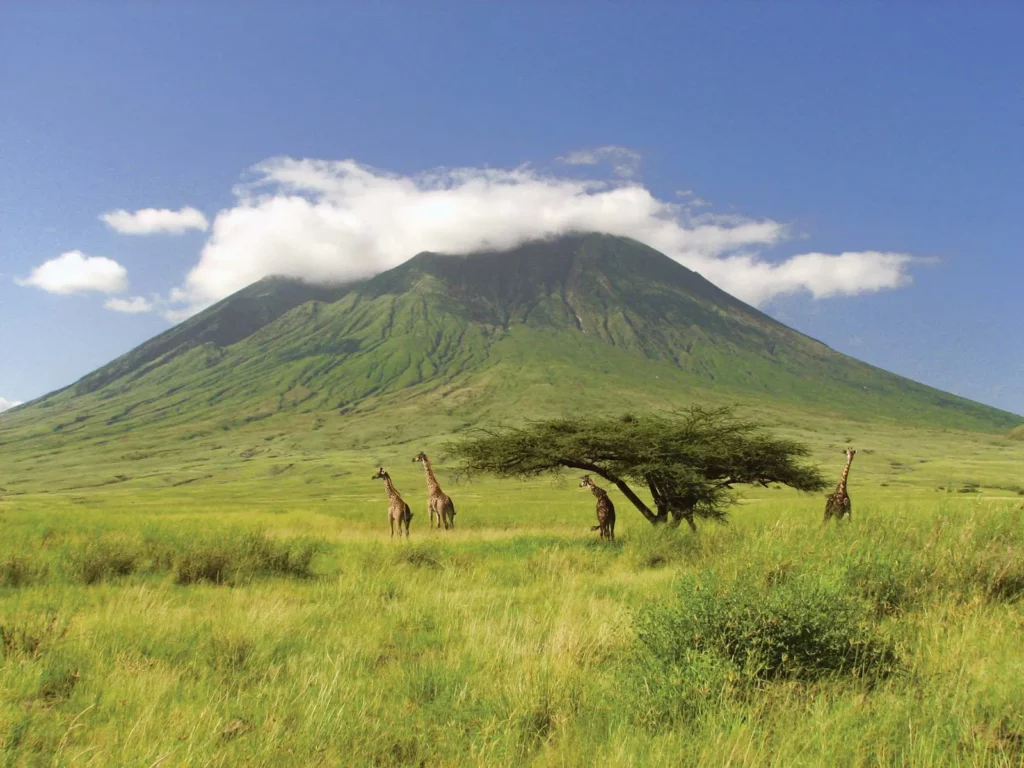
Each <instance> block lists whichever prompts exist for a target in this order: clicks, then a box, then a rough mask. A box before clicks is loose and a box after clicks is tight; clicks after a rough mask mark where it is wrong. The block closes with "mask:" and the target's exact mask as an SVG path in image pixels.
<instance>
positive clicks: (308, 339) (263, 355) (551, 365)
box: [0, 233, 1021, 451]
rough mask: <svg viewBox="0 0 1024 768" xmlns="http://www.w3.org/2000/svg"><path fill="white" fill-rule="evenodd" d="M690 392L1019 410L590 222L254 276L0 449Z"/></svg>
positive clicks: (433, 420) (848, 404)
mask: <svg viewBox="0 0 1024 768" xmlns="http://www.w3.org/2000/svg"><path fill="white" fill-rule="evenodd" d="M693 402H742V403H747V404H750V405H752V406H753V407H755V408H757V407H760V405H762V404H763V405H765V406H769V405H779V404H784V405H785V406H786V407H794V408H799V409H801V410H802V411H806V412H809V413H817V414H820V415H821V417H822V418H823V419H824V418H828V416H829V415H842V416H844V417H852V418H866V419H887V420H898V421H900V422H905V423H913V424H918V425H922V426H933V427H948V428H957V429H968V430H977V431H986V432H1003V433H1005V432H1006V430H1008V429H1010V428H1012V427H1014V426H1016V425H1019V424H1020V421H1021V419H1020V418H1019V417H1018V416H1015V415H1014V414H1011V413H1007V412H1005V411H1000V410H997V409H994V408H989V407H987V406H984V405H981V404H978V403H975V402H972V401H969V400H966V399H964V398H960V397H957V396H954V395H951V394H948V393H945V392H941V391H939V390H936V389H933V388H931V387H928V386H925V385H923V384H919V383H916V382H913V381H910V380H908V379H905V378H902V377H900V376H897V375H895V374H892V373H889V372H886V371H884V370H881V369H879V368H876V367H873V366H870V365H867V364H865V363H862V362H860V361H858V360H855V359H853V358H851V357H848V356H846V355H843V354H841V353H839V352H836V351H835V350H833V349H830V348H829V347H827V346H826V345H824V344H822V343H821V342H819V341H816V340H814V339H812V338H810V337H808V336H805V335H804V334H801V333H799V332H797V331H795V330H793V329H791V328H789V327H787V326H785V325H783V324H782V323H779V322H777V321H776V320H774V319H772V318H771V317H769V316H768V315H766V314H764V313H762V312H760V311H758V310H757V309H755V308H753V307H751V306H749V305H747V304H745V303H743V302H741V301H739V300H738V299H736V298H734V297H732V296H730V295H729V294H727V293H725V292H724V291H722V290H720V289H718V288H717V287H715V286H714V285H713V284H711V283H710V282H709V281H707V280H706V279H704V278H703V277H701V276H700V275H699V274H697V273H695V272H693V271H691V270H689V269H687V268H685V267H683V266H682V265H680V264H678V263H677V262H675V261H673V260H672V259H670V258H668V257H667V256H665V255H664V254H661V253H659V252H658V251H656V250H654V249H652V248H649V247H647V246H645V245H643V244H641V243H639V242H636V241H635V240H631V239H628V238H624V237H616V236H610V235H603V234H592V233H588V234H573V235H567V236H563V237H559V238H555V239H550V240H543V241H534V242H528V243H525V244H523V245H521V246H519V247H516V248H514V249H512V250H507V251H501V252H499V251H484V252H478V253H473V254H470V255H445V254H438V253H429V252H424V253H420V254H419V255H417V256H415V257H413V258H412V259H410V260H409V261H407V262H405V263H404V264H402V265H401V266H399V267H397V268H395V269H392V270H390V271H388V272H384V273H382V274H379V275H377V276H376V277H373V278H371V279H369V280H365V281H362V282H358V283H352V284H346V285H334V286H319V285H309V284H306V283H303V282H300V281H296V280H291V279H285V278H268V279H265V280H261V281H259V282H257V283H255V284H254V285H251V286H249V287H248V288H245V289H244V290H242V291H239V292H238V293H236V294H234V295H233V296H230V297H228V298H226V299H224V300H223V301H221V302H220V303H218V304H216V305H214V306H212V307H210V308H208V309H206V310H205V311H203V312H201V313H199V314H198V315H195V316H194V317H192V318H190V319H189V320H187V321H185V322H184V323H182V324H180V325H178V326H176V327H175V328H172V329H171V330H169V331H167V332H165V333H163V334H161V335H159V336H157V337H155V338H153V339H151V340H150V341H148V342H146V343H144V344H142V345H141V346H139V347H138V348H136V349H134V350H132V351H130V352H128V353H127V354H125V355H124V356H122V357H120V358H118V359H117V360H114V361H113V362H111V363H110V364H108V365H106V366H104V367H102V368H100V369H99V370H97V371H94V372H93V373H91V374H89V375H88V376H85V377H84V378H83V379H81V380H80V381H78V382H76V383H74V384H72V385H70V386H69V387H67V388H65V389H63V390H60V391H57V392H54V393H51V394H49V395H47V396H45V397H43V398H41V399H39V400H36V401H35V402H33V403H30V404H28V405H26V406H23V407H21V408H20V409H18V410H17V411H14V412H11V413H8V414H6V415H5V416H4V418H2V419H0V451H4V450H10V449H11V448H12V447H16V446H18V445H21V446H23V447H25V446H28V445H33V446H35V447H36V449H42V448H43V447H45V446H49V447H51V448H55V449H60V450H72V449H73V448H74V446H76V445H79V446H81V445H96V444H103V443H106V442H107V441H110V440H111V439H112V438H113V437H115V436H117V435H118V434H121V433H125V432H135V433H140V432H141V433H144V434H147V435H150V436H152V437H153V441H154V442H159V443H161V444H163V445H168V444H174V443H175V441H178V442H180V441H187V440H190V439H195V438H196V436H204V435H210V434H214V433H217V432H223V431H231V430H245V429H247V428H253V425H254V424H259V426H260V429H264V430H266V429H273V430H279V431H280V432H282V433H286V432H289V431H294V430H302V431H309V430H311V429H313V430H319V429H324V428H326V429H327V431H328V432H329V433H330V432H332V433H333V434H342V435H343V434H345V433H346V431H347V430H349V429H351V428H352V425H354V424H357V423H358V424H362V426H361V427H360V430H361V431H360V434H362V435H363V438H362V439H363V440H364V441H365V442H366V443H367V444H373V443H374V442H375V437H374V435H375V434H378V433H379V434H380V435H384V434H390V435H392V436H393V435H394V434H395V430H398V431H399V432H402V431H403V430H404V431H405V432H404V433H405V434H430V435H438V434H444V433H450V432H452V431H457V430H458V429H461V428H465V427H467V426H470V425H481V424H485V423H492V422H498V421H502V422H512V421H516V420H522V419H523V418H528V417H540V416H545V415H553V414H559V413H564V412H566V411H569V410H572V411H590V412H597V411H600V412H609V411H622V410H626V409H631V408H672V407H678V406H681V405H686V404H689V403H693ZM375 430H376V432H375ZM168 441H169V442H168ZM4 446H6V448H5V447H4Z"/></svg>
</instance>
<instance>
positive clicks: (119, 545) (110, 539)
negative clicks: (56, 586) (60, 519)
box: [63, 535, 143, 584]
mask: <svg viewBox="0 0 1024 768" xmlns="http://www.w3.org/2000/svg"><path fill="white" fill-rule="evenodd" d="M142 554H143V553H142V548H141V547H140V545H139V544H138V543H137V542H135V541H132V540H130V539H128V538H126V537H124V536H117V535H114V536H99V537H96V538H90V539H88V540H86V541H84V542H78V543H75V544H72V545H71V546H69V547H68V549H67V551H66V552H65V553H64V563H63V565H64V569H65V571H66V572H67V573H68V575H69V576H70V577H71V579H72V580H73V581H79V582H81V583H83V584H96V583H99V582H101V581H106V580H108V579H111V578H116V577H119V576H128V575H129V574H132V573H135V571H137V570H138V569H139V566H140V564H141V561H142Z"/></svg>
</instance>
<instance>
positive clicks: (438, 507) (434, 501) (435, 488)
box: [412, 451, 455, 531]
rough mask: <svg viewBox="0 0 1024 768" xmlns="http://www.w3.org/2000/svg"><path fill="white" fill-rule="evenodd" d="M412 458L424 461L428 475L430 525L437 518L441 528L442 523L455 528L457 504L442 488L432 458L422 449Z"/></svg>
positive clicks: (424, 469)
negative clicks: (431, 463) (431, 462)
mask: <svg viewBox="0 0 1024 768" xmlns="http://www.w3.org/2000/svg"><path fill="white" fill-rule="evenodd" d="M412 460H413V461H419V462H422V464H423V471H424V473H425V474H426V476H427V511H428V512H429V513H430V527H431V528H433V527H434V520H435V518H436V520H437V527H438V528H439V529H440V527H441V526H442V525H444V529H445V530H446V531H447V530H448V529H449V528H454V527H455V504H454V503H453V502H452V499H451V496H449V495H448V494H447V493H445V492H444V491H442V490H441V486H440V484H439V483H438V482H437V478H436V477H435V476H434V470H433V469H431V468H430V459H428V458H427V454H425V453H423V451H420V452H419V453H417V454H416V455H415V456H413V458H412Z"/></svg>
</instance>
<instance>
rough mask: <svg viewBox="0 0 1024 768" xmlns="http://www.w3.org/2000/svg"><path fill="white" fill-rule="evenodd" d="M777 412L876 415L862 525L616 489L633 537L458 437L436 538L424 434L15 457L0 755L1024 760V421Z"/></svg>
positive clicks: (562, 761)
mask: <svg viewBox="0 0 1024 768" xmlns="http://www.w3.org/2000/svg"><path fill="white" fill-rule="evenodd" d="M775 423H777V424H778V425H779V426H778V429H779V431H782V432H785V433H787V434H792V435H795V436H800V437H802V438H803V439H806V440H808V441H809V442H810V443H811V444H812V445H813V446H814V449H815V458H816V460H818V461H821V462H823V463H826V466H828V467H832V466H835V467H836V470H838V467H839V465H841V463H842V456H841V454H840V452H839V451H840V447H841V445H842V444H843V443H844V442H845V441H846V440H847V439H851V440H853V441H855V443H856V444H857V446H858V448H859V449H860V452H859V453H858V456H857V460H856V463H855V464H854V471H853V474H852V476H851V494H852V496H853V500H854V519H853V521H852V524H850V525H847V526H844V527H839V528H836V527H831V528H829V529H827V530H824V531H823V530H822V528H821V525H820V515H821V508H822V499H820V498H818V497H805V496H799V495H797V494H793V493H790V492H788V491H785V490H774V489H761V490H750V491H748V492H747V493H746V497H745V500H744V502H743V503H742V504H740V505H739V506H738V507H737V508H736V509H735V510H734V513H733V516H732V522H731V523H730V524H729V525H728V526H710V527H704V528H702V529H701V531H700V533H699V534H698V535H696V536H694V535H691V534H689V533H686V532H678V533H676V532H672V531H660V532H656V531H653V530H651V529H650V528H649V526H647V524H646V523H644V522H643V521H642V519H641V518H640V517H639V515H637V514H636V513H635V512H633V511H632V510H631V509H630V508H629V506H628V504H627V502H626V501H625V500H624V499H622V498H621V496H619V495H617V493H615V492H614V491H613V499H614V501H615V502H616V505H617V507H618V509H619V524H618V527H617V539H618V540H617V542H616V544H615V545H614V546H603V545H602V544H601V543H600V542H599V541H598V540H597V538H596V534H593V533H591V532H590V531H589V530H587V529H588V527H589V526H590V525H591V524H592V517H593V504H592V498H591V497H590V496H589V495H588V494H586V493H585V492H583V491H580V490H579V489H577V488H575V487H574V486H573V484H571V483H558V482H555V481H552V480H540V481H536V482H531V483H516V482H509V483H499V482H495V481H488V480H475V481H474V482H472V483H459V484H456V483H455V482H454V479H453V478H452V477H451V472H450V468H449V467H446V466H444V463H443V460H441V461H440V466H439V467H438V471H439V475H440V478H441V480H442V482H443V483H444V484H445V486H446V490H448V491H449V492H450V493H451V494H452V496H453V497H454V498H455V500H456V503H457V505H458V510H459V514H458V518H457V525H458V528H457V530H456V531H455V532H453V533H449V534H444V533H432V532H430V531H428V530H427V516H426V512H425V509H424V486H423V482H422V475H421V474H420V471H419V469H418V466H417V465H414V464H412V463H411V461H410V459H411V457H412V455H413V454H414V453H415V452H416V451H417V450H419V449H420V448H422V447H426V448H427V449H428V450H430V449H431V448H432V447H433V448H437V446H436V445H433V446H432V445H431V444H430V443H429V441H426V440H419V439H418V440H416V441H409V440H408V439H407V436H405V435H403V434H401V433H400V432H395V433H394V434H391V435H390V437H389V441H390V442H388V443H387V444H385V445H381V446H379V447H370V448H366V447H364V448H355V447H353V445H351V444H349V443H347V441H348V440H352V441H353V442H356V443H358V441H360V440H362V439H364V438H363V437H362V436H361V434H360V433H358V432H357V433H355V434H352V435H345V436H341V435H335V436H334V438H333V439H336V440H337V441H338V443H339V444H340V445H341V447H331V446H330V445H329V444H328V445H322V444H319V443H317V444H316V445H311V444H310V443H309V442H308V441H309V440H312V439H313V437H310V436H311V435H320V432H319V431H317V432H308V433H307V432H304V433H301V434H297V435H291V434H278V433H277V432H276V431H269V430H267V431H265V432H264V433H258V432H255V431H250V432H246V431H245V430H241V429H240V430H234V431H226V432H224V433H223V434H222V435H217V436H215V438H211V440H214V442H209V443H208V444H207V443H204V442H203V440H202V439H200V440H199V441H193V442H192V443H191V445H195V446H197V447H196V449H195V452H194V455H192V457H191V459H192V461H191V463H190V462H189V461H186V460H185V458H186V457H185V456H184V455H183V453H182V450H183V449H181V448H180V446H179V447H178V448H175V449H166V450H164V451H161V450H160V447H159V446H157V445H152V446H150V445H146V444H143V442H142V438H141V437H139V436H135V437H132V436H128V437H126V438H125V439H124V440H123V441H122V443H121V445H120V446H119V447H117V451H118V453H116V454H115V453H104V452H103V451H96V452H95V453H93V454H91V455H93V456H95V457H96V458H95V459H94V461H95V463H94V464H83V463H82V462H83V458H82V457H83V456H85V455H87V454H86V453H84V452H80V453H79V454H77V462H78V463H77V464H74V465H72V464H69V463H68V462H71V461H72V458H69V457H68V456H67V455H66V454H63V453H61V452H59V451H56V452H55V451H43V452H41V453H38V454H37V453H35V452H23V453H21V454H11V455H12V456H13V458H14V459H15V461H13V462H12V465H13V466H14V467H15V471H14V473H13V475H16V477H14V476H13V475H10V474H9V475H8V476H9V477H13V479H14V481H15V482H13V483H9V482H7V479H6V478H5V479H4V480H3V481H0V486H4V487H6V488H7V489H8V490H7V491H6V493H4V492H0V526H2V530H3V538H2V540H0V627H2V637H3V641H2V646H3V663H2V666H0V764H2V765H4V766H35V765H40V766H42V765H47V766H49V765H118V766H152V765H157V764H159V765H164V766H179V765H180V766H185V765H211V766H219V765H223V766H227V765H247V766H250V765H267V766H270V765H274V766H276V765H302V766H305V765H356V766H364V765H365V766H375V765H381V766H383V765H395V766H399V765H401V766H405V765H570V766H571V765H579V766H591V765H636V766H640V765H643V766H651V765H654V766H656V765H680V764H682V765H750V766H754V765H769V764H775V765H993V766H995V765H1020V764H1021V763H1022V760H1024V694H1022V688H1021V685H1020V680H1021V679H1024V650H1022V647H1024V646H1022V643H1021V633H1022V629H1024V602H1022V597H1024V512H1022V511H1021V510H1020V508H1021V505H1022V504H1024V496H1021V495H1020V494H1021V493H1022V491H1024V488H1022V487H1021V486H1024V470H1022V467H1024V444H1022V443H1020V442H1019V441H1013V440H1010V439H1008V438H1006V437H1005V436H1003V437H1000V436H996V435H979V434H972V433H957V432H950V431H944V430H932V431H928V430H923V429H918V430H913V429H906V428H902V427H900V426H899V425H895V424H892V425H889V426H884V425H877V424H876V425H868V424H865V423H863V422H855V421H835V422H833V423H830V424H829V425H828V431H827V434H826V433H825V432H824V431H816V430H815V428H814V427H815V424H813V423H811V422H808V421H807V420H801V417H799V416H798V415H797V414H796V413H793V414H789V416H788V417H787V416H785V415H784V414H781V415H778V417H777V418H776V419H775ZM260 425H263V426H262V427H261V428H263V429H266V427H265V422H260V423H259V424H257V425H255V426H254V427H253V429H255V428H256V427H260ZM268 438H269V439H268ZM316 439H318V440H319V439H321V438H320V437H317V438H316ZM424 443H426V445H424ZM110 450H111V451H113V450H114V449H113V448H111V449H110ZM435 453H436V451H435ZM44 454H45V455H44ZM124 457H128V458H124ZM438 458H441V457H440V454H438ZM378 463H385V464H386V465H387V466H388V467H389V468H390V469H391V471H392V474H393V475H394V477H395V480H396V482H397V484H398V486H399V488H400V490H401V491H402V492H403V493H404V494H405V495H406V498H407V499H408V500H409V501H410V503H411V504H412V505H413V508H414V511H415V512H416V516H415V517H414V519H413V533H412V538H411V541H409V542H391V541H389V540H388V538H387V535H386V522H385V503H384V495H383V490H382V489H381V488H380V486H379V485H375V484H374V483H372V482H371V480H370V479H369V478H370V474H371V473H372V471H373V469H374V468H375V466H376V464H378ZM9 466H10V465H9ZM140 468H141V469H140ZM117 475H121V478H120V479H118V478H117V477H116V476H117ZM111 479H112V480H113V481H112V482H107V481H108V480H111ZM708 596H710V598H709V597H708ZM851 649H852V650H851Z"/></svg>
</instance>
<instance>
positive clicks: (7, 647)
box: [0, 613, 68, 659]
mask: <svg viewBox="0 0 1024 768" xmlns="http://www.w3.org/2000/svg"><path fill="white" fill-rule="evenodd" d="M67 631H68V623H67V621H66V620H65V619H63V618H62V617H60V616H58V615H57V614H54V613H48V614H29V615H24V616H9V617H7V618H4V619H3V620H2V621H0V649H2V650H3V658H4V659H9V658H11V657H13V656H25V657H28V658H36V657H38V656H39V655H40V654H41V653H42V652H43V651H44V650H46V649H47V648H48V647H49V646H51V645H53V644H54V643H56V642H58V641H59V640H60V639H61V638H63V637H64V635H66V634H67Z"/></svg>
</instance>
